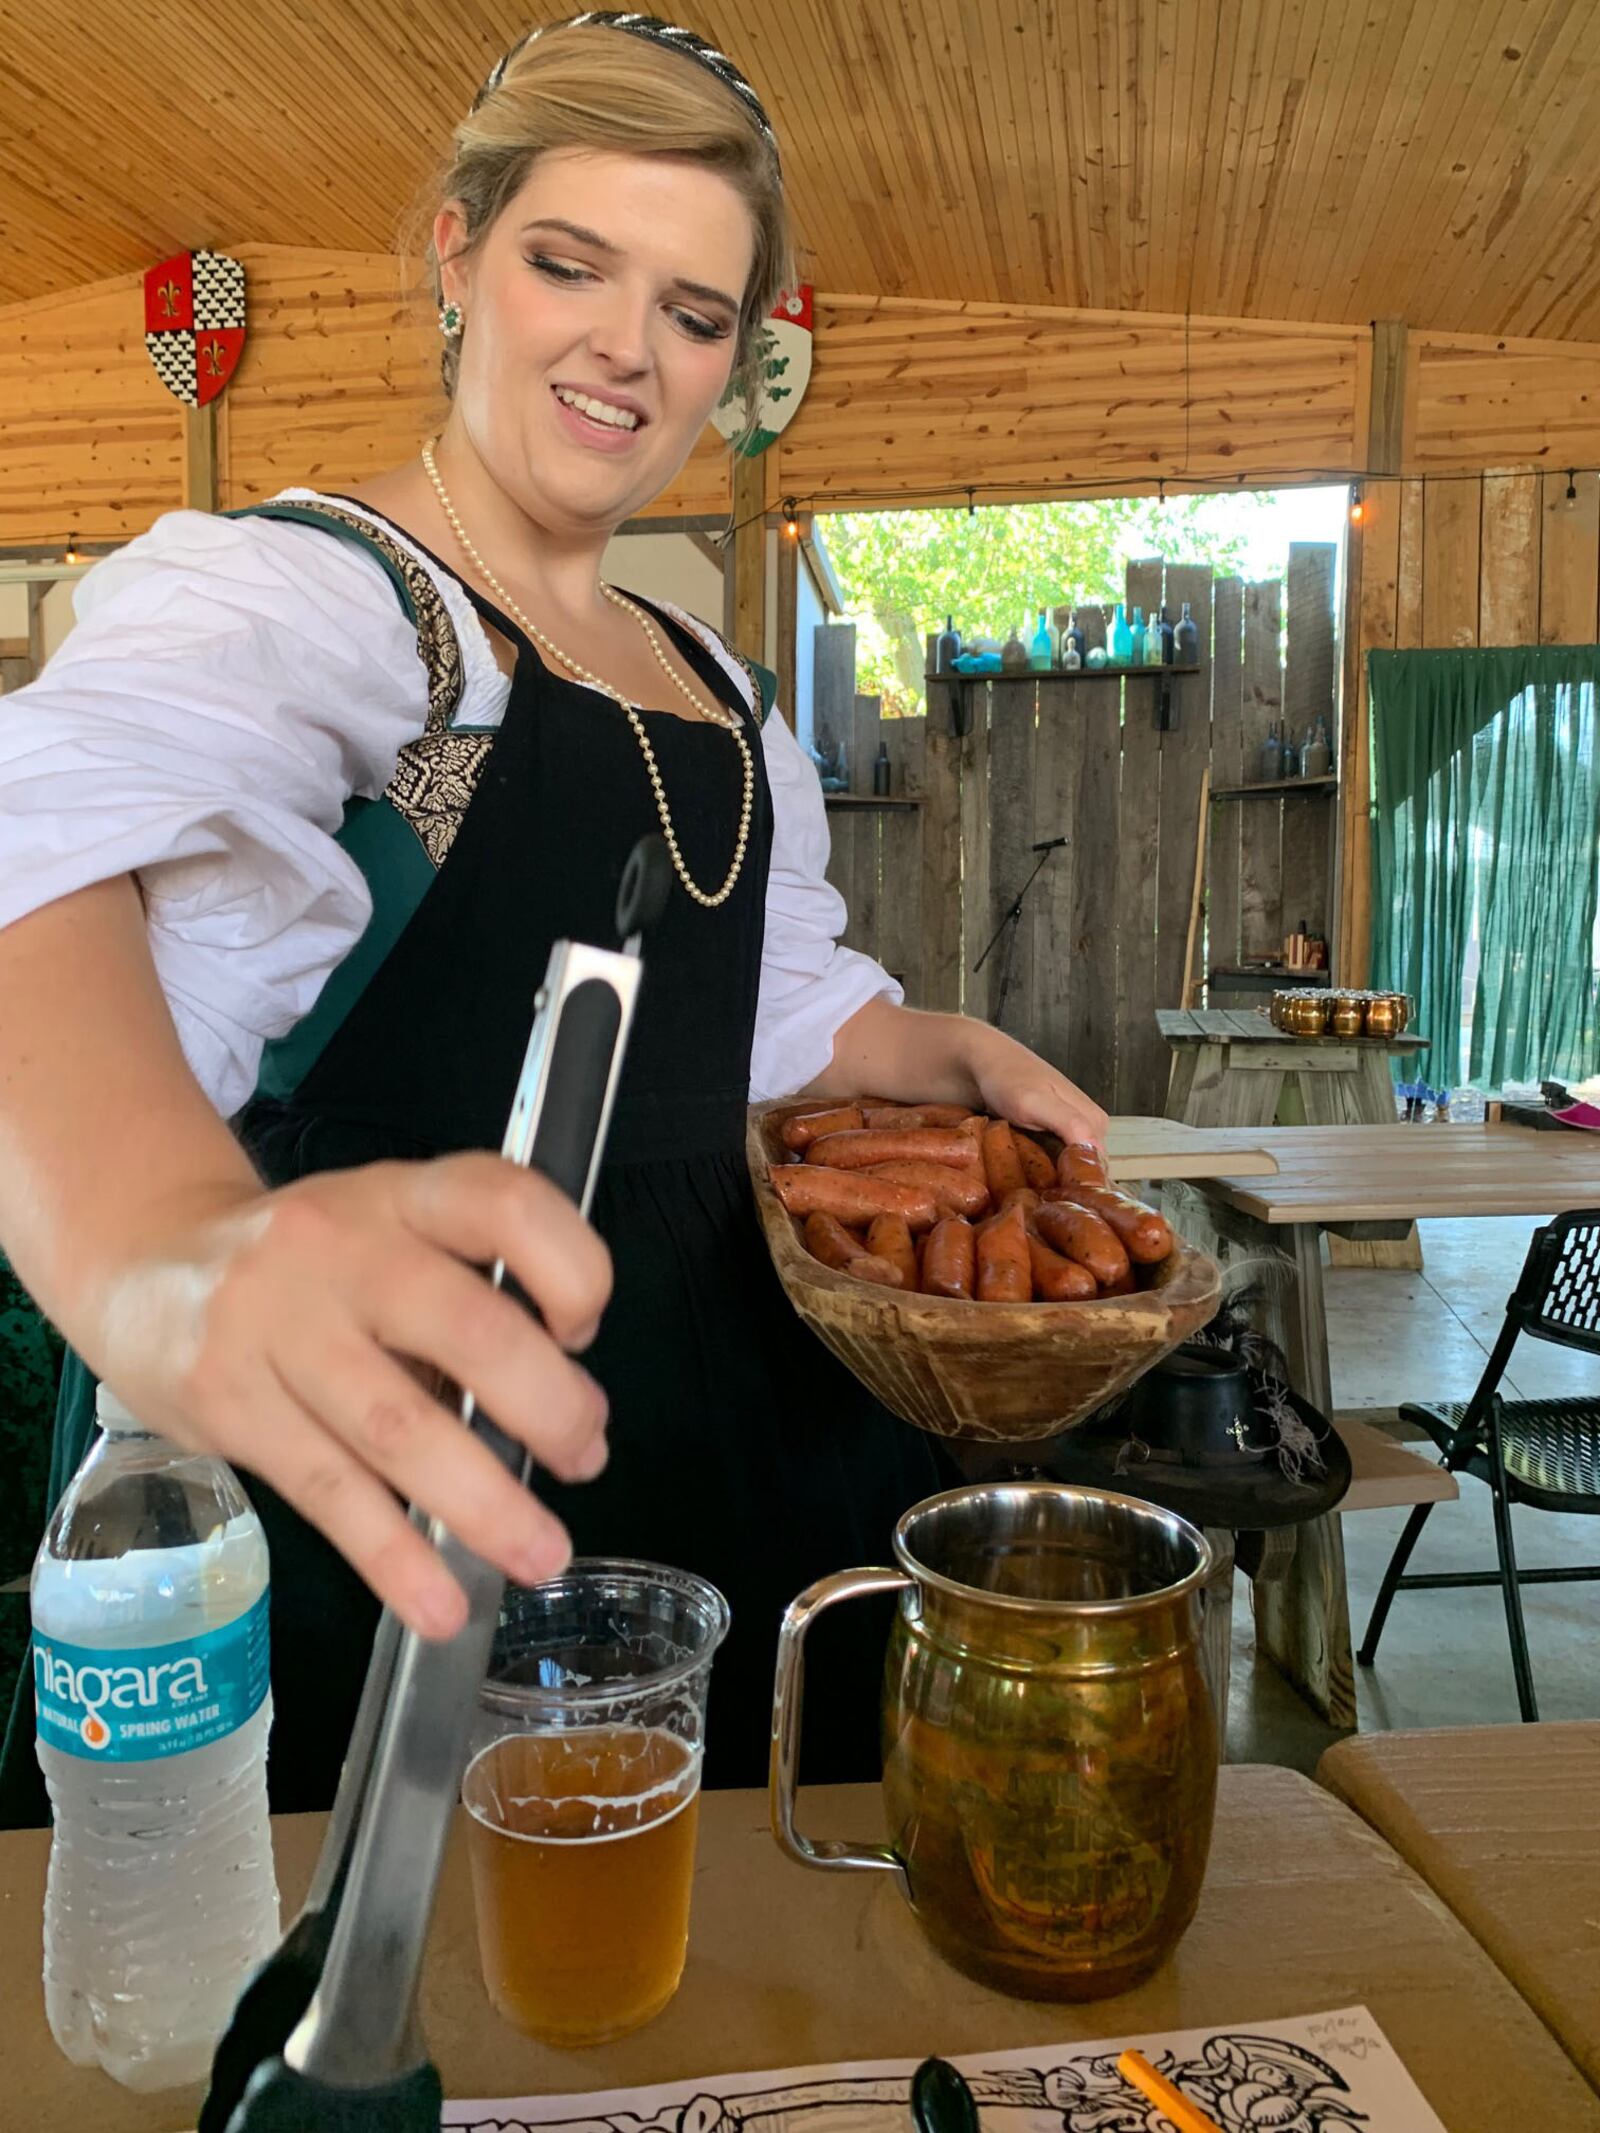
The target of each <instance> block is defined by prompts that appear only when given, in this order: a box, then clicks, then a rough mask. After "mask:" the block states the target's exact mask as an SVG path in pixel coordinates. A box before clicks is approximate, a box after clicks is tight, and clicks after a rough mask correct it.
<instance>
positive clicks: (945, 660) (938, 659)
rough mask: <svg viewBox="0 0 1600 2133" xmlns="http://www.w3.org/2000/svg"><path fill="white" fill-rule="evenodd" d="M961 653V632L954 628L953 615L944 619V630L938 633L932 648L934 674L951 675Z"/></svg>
mask: <svg viewBox="0 0 1600 2133" xmlns="http://www.w3.org/2000/svg"><path fill="white" fill-rule="evenodd" d="M960 653H961V632H960V631H959V630H958V629H957V628H956V618H955V616H954V615H947V616H946V617H945V624H944V628H943V629H942V630H941V631H940V632H939V635H938V639H937V641H936V642H935V644H934V647H933V671H934V672H935V674H953V673H954V672H955V663H956V660H957V659H958V658H959V657H960Z"/></svg>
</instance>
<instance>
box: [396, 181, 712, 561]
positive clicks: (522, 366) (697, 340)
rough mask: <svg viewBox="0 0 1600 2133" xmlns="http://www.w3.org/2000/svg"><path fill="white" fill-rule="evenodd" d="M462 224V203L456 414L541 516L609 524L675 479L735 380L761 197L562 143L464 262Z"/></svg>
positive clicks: (451, 211)
mask: <svg viewBox="0 0 1600 2133" xmlns="http://www.w3.org/2000/svg"><path fill="white" fill-rule="evenodd" d="M463 231H464V225H463V223H462V220H461V217H460V213H459V210H457V209H455V208H451V207H447V208H446V209H445V210H444V211H443V213H442V214H441V215H440V216H439V219H438V222H437V223H436V225H435V229H434V240H435V244H436V246H437V249H438V255H439V258H440V260H441V261H442V262H443V266H442V277H443V285H444V292H445V296H446V298H447V299H452V300H454V301H455V302H457V303H459V304H460V305H461V308H462V310H463V312H464V313H465V317H466V325H465V329H464V331H463V334H462V341H461V362H460V370H459V372H458V375H457V380H456V395H455V419H457V420H459V421H461V422H463V423H464V424H465V426H466V429H467V432H468V434H469V436H470V438H471V441H472V443H473V446H474V448H475V449H476V451H477V453H478V455H479V457H480V458H481V459H482V461H483V463H484V465H485V466H486V467H487V468H488V470H489V472H490V473H491V474H492V475H493V477H494V479H495V480H496V482H497V483H498V484H499V486H500V487H501V488H502V489H503V490H504V491H505V492H506V493H507V495H509V496H510V497H512V498H513V499H514V501H515V502H516V503H518V504H519V505H520V506H521V507H522V509H523V510H524V511H526V512H527V513H528V515H529V517H531V518H532V519H533V520H534V521H535V522H536V523H538V524H540V525H542V526H545V527H547V528H548V529H549V530H550V531H552V532H564V533H569V534H583V533H589V532H594V533H605V532H609V530H610V529H611V528H612V527H613V526H616V525H619V524H620V523H621V522H622V520H624V519H626V518H630V517H633V516H634V515H636V514H637V513H638V512H640V511H641V510H642V509H643V508H644V506H645V505H646V504H648V503H649V502H650V500H651V499H652V498H653V497H655V496H658V495H659V494H660V492H661V491H662V490H663V489H664V488H666V487H667V485H668V484H669V483H670V482H671V480H672V479H673V477H674V475H675V474H676V473H677V472H678V469H679V468H680V467H681V466H682V465H683V463H684V461H685V460H686V459H687V458H688V456H689V454H690V452H691V451H692V449H693V448H694V444H695V441H696V439H697V438H698V437H699V435H700V432H701V430H702V429H703V428H704V426H705V424H706V421H707V420H708V418H709V416H710V414H711V411H712V409H713V408H714V407H715V406H716V404H717V402H718V400H720V399H721V397H722V394H723V391H724V389H725V388H726V386H727V383H728V377H729V373H730V371H731V369H732V366H733V360H734V353H735V344H736V339H737V333H738V321H739V305H740V302H741V299H742V297H743V294H744V290H745V285H746V283H747V282H748V280H749V277H750V270H751V265H752V260H753V256H754V232H753V229H752V226H751V220H750V214H749V210H748V209H747V208H746V206H745V204H744V202H743V201H742V200H741V199H740V197H739V195H738V193H737V192H735V190H734V189H733V187H732V186H731V185H730V184H729V183H728V182H727V180H726V179H724V178H721V177H719V176H718V175H717V174H716V173H715V172H714V171H709V170H706V169H703V168H701V167H699V166H698V165H695V164H692V163H680V162H674V161H669V160H668V159H666V158H664V157H659V156H649V157H644V156H625V155H608V154H591V153H589V152H587V151H584V150H578V149H558V150H553V151H552V152H551V153H550V154H548V155H544V156H541V157H539V158H538V160H537V161H536V162H535V163H534V165H533V167H532V169H531V170H530V171H529V173H528V176H527V179H526V181H525V182H524V184H523V186H522V188H521V190H520V191H519V192H518V193H517V194H516V195H515V197H514V198H513V199H512V200H511V201H510V202H508V204H507V206H506V208H505V210H504V212H503V213H502V214H501V215H500V217H499V219H498V220H497V221H496V222H495V223H494V224H493V225H492V226H491V228H490V229H489V230H488V231H487V232H486V234H485V236H484V238H483V241H482V243H481V244H479V245H478V246H477V248H476V249H475V250H474V251H473V252H472V253H471V254H470V255H469V256H467V257H465V258H463V259H461V260H452V259H451V257H450V255H451V254H452V253H453V252H454V251H455V250H456V249H457V248H458V247H459V246H460V244H461V241H462V236H463Z"/></svg>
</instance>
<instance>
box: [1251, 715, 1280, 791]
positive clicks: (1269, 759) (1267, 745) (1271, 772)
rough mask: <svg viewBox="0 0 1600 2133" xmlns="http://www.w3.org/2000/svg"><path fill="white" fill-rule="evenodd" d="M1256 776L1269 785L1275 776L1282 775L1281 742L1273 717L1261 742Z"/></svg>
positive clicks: (1276, 722)
mask: <svg viewBox="0 0 1600 2133" xmlns="http://www.w3.org/2000/svg"><path fill="white" fill-rule="evenodd" d="M1256 776H1257V778H1258V779H1259V781H1260V782H1261V784H1263V785H1270V784H1271V783H1272V782H1273V780H1274V779H1275V778H1281V777H1282V776H1283V743H1282V741H1280V740H1279V738H1278V721H1277V720H1276V719H1274V720H1273V721H1272V724H1271V725H1270V726H1269V727H1268V728H1267V737H1266V739H1265V740H1264V741H1263V742H1262V743H1261V754H1260V759H1259V761H1258V763H1257V766H1256Z"/></svg>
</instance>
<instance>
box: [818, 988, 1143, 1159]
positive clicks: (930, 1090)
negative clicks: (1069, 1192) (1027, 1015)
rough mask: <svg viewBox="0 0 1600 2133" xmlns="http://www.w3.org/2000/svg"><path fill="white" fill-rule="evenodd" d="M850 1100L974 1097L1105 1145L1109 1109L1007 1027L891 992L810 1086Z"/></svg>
mask: <svg viewBox="0 0 1600 2133" xmlns="http://www.w3.org/2000/svg"><path fill="white" fill-rule="evenodd" d="M806 1094H807V1095H808V1096H825V1097H831V1098H834V1099H836V1100H837V1101H839V1102H841V1103H851V1102H854V1100H855V1099H856V1098H857V1097H858V1096H861V1095H873V1096H882V1097H887V1098H888V1099H889V1100H890V1101H891V1102H893V1103H913V1104H914V1103H955V1104H971V1105H972V1107H973V1109H974V1110H979V1109H982V1110H985V1111H992V1112H993V1113H994V1114H995V1116H996V1117H997V1118H1006V1119H1009V1120H1010V1121H1011V1123H1012V1124H1013V1125H1014V1126H1024V1127H1032V1128H1033V1129H1034V1130H1035V1131H1037V1132H1040V1133H1059V1134H1060V1136H1061V1138H1062V1139H1063V1140H1067V1141H1093V1142H1094V1144H1095V1146H1096V1147H1097V1148H1104V1146H1105V1138H1106V1114H1105V1113H1104V1111H1102V1110H1101V1108H1100V1106H1099V1105H1098V1104H1097V1103H1096V1102H1095V1101H1094V1099H1093V1098H1092V1097H1089V1096H1085V1095H1084V1093H1083V1091H1082V1089H1080V1088H1078V1087H1077V1086H1076V1084H1075V1083H1073V1082H1070V1081H1068V1079H1067V1077H1066V1075H1065V1074H1060V1073H1057V1071H1056V1069H1055V1068H1054V1067H1053V1066H1049V1065H1047V1064H1046V1062H1045V1061H1044V1060H1042V1059H1041V1058H1039V1057H1038V1055H1037V1054H1036V1053H1034V1052H1030V1051H1029V1050H1028V1047H1027V1046H1026V1045H1025V1044H1019V1043H1018V1042H1017V1040H1016V1038H1015V1037H1008V1036H1007V1035H1006V1034H1005V1032H1004V1030H998V1029H995V1028H993V1027H992V1026H991V1025H990V1024H989V1023H987V1022H977V1021H974V1020H972V1019H971V1018H970V1017H969V1016H966V1015H943V1014H930V1013H927V1012H925V1011H924V1010H922V1009H919V1008H911V1007H900V1006H897V1005H895V1004H894V1003H893V1002H891V1001H889V1000H885V999H876V1000H869V1001H868V1002H867V1003H866V1005H865V1006H864V1007H859V1008H857V1010H856V1012H855V1013H854V1014H853V1015H852V1016H851V1017H850V1019H849V1020H848V1021H847V1022H846V1023H844V1024H843V1025H842V1027H841V1028H840V1029H839V1030H838V1031H837V1033H836V1034H835V1036H834V1040H833V1059H832V1062H831V1064H830V1065H829V1067H828V1071H827V1072H826V1073H825V1074H822V1075H819V1076H818V1078H817V1079H816V1080H815V1081H814V1082H812V1084H811V1086H810V1088H809V1089H808V1090H807V1091H806Z"/></svg>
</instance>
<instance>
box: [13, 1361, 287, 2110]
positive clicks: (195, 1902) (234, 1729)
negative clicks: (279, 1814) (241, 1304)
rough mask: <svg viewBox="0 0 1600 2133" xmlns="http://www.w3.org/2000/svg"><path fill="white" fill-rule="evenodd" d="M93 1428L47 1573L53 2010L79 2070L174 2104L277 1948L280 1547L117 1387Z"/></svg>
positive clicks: (36, 1656) (228, 1488) (42, 1569)
mask: <svg viewBox="0 0 1600 2133" xmlns="http://www.w3.org/2000/svg"><path fill="white" fill-rule="evenodd" d="M96 1413H97V1417H98V1419H99V1422H100V1424H101V1427H102V1429H103V1430H104V1431H105V1435H104V1436H103V1437H102V1438H101V1439H99V1440H98V1441H97V1442H96V1444H95V1446H94V1448H93V1449H92V1450H91V1451H90V1453H89V1455H88V1457H87V1458H86V1459H85V1460H84V1462H83V1465H82V1466H81V1467H80V1468H79V1469H78V1471H77V1473H76V1474H75V1475H74V1477H73V1479H72V1483H71V1485H70V1487H69V1488H68V1490H67V1493H66V1495H65V1496H64V1497H63V1498H62V1500H61V1504H60V1506H59V1508H58V1509H57V1511H56V1514H55V1517H54V1518H53V1519H52V1520H51V1521H50V1529H49V1531H48V1532H47V1533H46V1535H45V1537H44V1542H43V1544H42V1546H41V1547H40V1550H39V1555H38V1560H37V1561H36V1562H35V1564H34V1569H33V1585H32V1594H33V1654H32V1658H33V1671H34V1684H35V1689H36V1692H37V1697H38V1711H39V1735H38V1755H39V1762H40V1765H41V1767H42V1768H43V1771H44V1775H45V1782H46V1784H47V1786H48V1787H49V1792H50V1803H51V1808H52V1811H53V1814H54V1818H55V1838H54V1842H53V1844H52V1846H51V1851H50V1875H49V1882H48V1885H47V1888H46V1893H45V1913H44V1990H45V2008H46V2012H47V2014H48V2016H49V2019H50V2028H51V2032H52V2034H53V2035H54V2037H55V2040H56V2042H57V2043H58V2044H59V2045H60V2047H61V2049H62V2050H63V2051H64V2052H65V2053H66V2055H67V2057H68V2058H69V2059H71V2060H72V2061H73V2062H74V2063H75V2064H76V2065H79V2066H100V2067H103V2068H104V2069H105V2071H106V2072H107V2073H108V2074H110V2075H112V2076H113V2077H114V2078H115V2079H116V2080H118V2081H120V2082H122V2083H124V2084H125V2086H127V2087H128V2088H132V2089H163V2088H172V2087H176V2086H178V2085H179V2084H181V2083H185V2082H190V2081H196V2080H199V2079H201V2078H202V2077H203V2076H204V2075H205V2074H206V2072H207V2071H208V2069H209V2067H210V2064H211V2055H212V2052H213V2050H214V2048H215V2046H216V2043H217V2040H218V2038H219V2037H220V2036H221V2035H222V2032H223V2030H224V2029H225V2028H226V2027H227V2024H228V2018H229V2016H230V2014H231V2013H232V2011H233V2003H234V2001H235V2000H236V1999H237V1998H238V1996H239V1993H240V1991H241V1989H242V1988H243V1986H244V1984H245V1981H246V1979H247V1978H248V1977H249V1975H250V1973H251V1971H252V1970H254V1969H255V1968H256V1966H257V1965H258V1964H259V1963H260V1962H261V1961H262V1960H263V1959H264V1958H265V1957H266V1956H267V1955H268V1954H270V1953H271V1951H272V1949H273V1947H274V1946H275V1945H276V1942H277V1938H278V1890H277V1882H276V1879H275V1876H274V1872H273V1863H272V1843H271V1838H270V1834H269V1830H268V1825H267V1785H266V1757H267V1732H268V1729H269V1727H270V1726H271V1723H272V1698H271V1695H270V1692H269V1688H268V1672H267V1659H268V1643H267V1544H266V1541H265V1539H264V1538H263V1537H262V1532H261V1526H260V1523H259V1521H258V1520H257V1518H256V1515H255V1512H254V1511H253V1510H252V1509H251V1506H250V1502H249V1499H248V1498H247V1497H246V1495H245V1493H244V1491H243V1489H241V1487H240V1486H239V1482H238V1479H237V1477H236V1476H235V1475H234V1473H233V1471H232V1469H231V1468H230V1467H228V1466H227V1465H226V1464H225V1462H224V1461H222V1460H221V1459H215V1458H210V1457H207V1456H205V1455H203V1454H199V1453H193V1452H185V1451H182V1450H180V1449H179V1448H178V1447H177V1446H176V1445H172V1444H168V1443H166V1442H165V1441H164V1440H163V1439H162V1438H160V1437H156V1436H153V1435H151V1434H150V1432H149V1431H147V1430H144V1429H142V1428H141V1427H140V1425H139V1424H138V1423H137V1422H136V1421H135V1420H134V1419H133V1417H132V1416H131V1415H130V1414H129V1413H128V1412H127V1410H126V1408H124V1407H122V1406H121V1405H120V1403H118V1402H117V1401H116V1400H115V1399H114V1398H113V1397H112V1396H111V1395H110V1394H109V1393H108V1392H107V1391H106V1390H105V1389H104V1388H103V1387H102V1389H101V1392H100V1396H99V1400H98V1402H97V1408H96Z"/></svg>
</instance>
